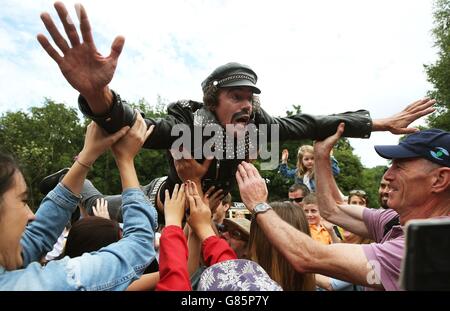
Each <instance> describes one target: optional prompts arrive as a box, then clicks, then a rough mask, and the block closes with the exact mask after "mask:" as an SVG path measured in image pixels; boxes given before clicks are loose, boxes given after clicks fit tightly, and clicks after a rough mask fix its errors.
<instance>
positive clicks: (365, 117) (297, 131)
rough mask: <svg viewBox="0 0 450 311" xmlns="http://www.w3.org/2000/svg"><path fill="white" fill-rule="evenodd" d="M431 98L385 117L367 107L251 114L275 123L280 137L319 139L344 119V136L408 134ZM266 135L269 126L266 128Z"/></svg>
mask: <svg viewBox="0 0 450 311" xmlns="http://www.w3.org/2000/svg"><path fill="white" fill-rule="evenodd" d="M434 104H435V100H430V99H429V98H424V99H421V100H418V101H415V102H413V103H412V104H411V105H409V106H407V107H406V108H405V109H404V110H402V111H401V112H399V113H397V114H395V115H393V116H391V117H389V118H385V119H377V120H373V121H372V120H371V118H370V114H369V112H368V111H367V110H358V111H355V112H345V113H340V114H334V115H329V116H312V115H307V114H298V115H293V116H289V117H284V118H273V117H271V116H270V115H269V114H267V113H266V112H265V111H264V110H263V109H260V111H259V112H258V113H257V114H256V116H255V121H256V124H277V125H278V126H279V133H280V134H279V135H280V136H279V138H280V140H281V141H285V140H289V139H304V138H311V139H317V140H323V139H325V138H326V137H328V136H331V135H333V133H334V131H335V129H336V127H337V126H338V125H339V123H342V122H344V123H345V131H344V133H343V136H345V137H358V138H369V137H370V134H371V132H374V131H390V132H391V133H393V134H408V133H414V132H416V131H418V129H416V128H408V126H409V125H410V124H411V123H412V122H414V121H415V120H417V119H419V118H421V117H423V116H425V115H428V114H430V113H432V112H433V111H434V110H435V109H434V108H433V107H432V106H433V105H434ZM268 130H269V131H268V133H269V137H270V133H271V132H270V127H269V128H268Z"/></svg>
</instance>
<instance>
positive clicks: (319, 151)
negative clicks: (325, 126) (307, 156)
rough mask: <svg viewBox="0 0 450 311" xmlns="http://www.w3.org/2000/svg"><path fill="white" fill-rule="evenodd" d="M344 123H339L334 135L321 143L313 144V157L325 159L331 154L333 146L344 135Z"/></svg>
mask: <svg viewBox="0 0 450 311" xmlns="http://www.w3.org/2000/svg"><path fill="white" fill-rule="evenodd" d="M344 128H345V123H340V124H339V126H338V128H337V130H336V133H334V135H331V136H329V137H327V138H325V139H324V140H322V141H319V140H317V141H315V142H314V157H317V158H319V157H326V158H327V159H328V158H329V155H330V154H332V153H331V152H332V151H333V147H334V145H336V143H337V142H338V140H339V138H341V136H342V133H344Z"/></svg>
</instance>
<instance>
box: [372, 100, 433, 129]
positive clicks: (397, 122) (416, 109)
mask: <svg viewBox="0 0 450 311" xmlns="http://www.w3.org/2000/svg"><path fill="white" fill-rule="evenodd" d="M435 103H436V100H434V99H429V98H424V99H421V100H417V101H415V102H413V103H412V104H410V105H409V106H408V107H406V108H405V109H404V110H403V111H401V112H399V113H397V114H395V115H393V116H392V117H389V118H386V119H379V120H374V121H373V127H372V130H373V131H389V132H391V133H392V134H412V133H415V132H418V131H419V129H417V128H413V127H412V128H409V127H408V126H409V125H410V124H411V123H412V122H414V121H415V120H417V119H419V118H421V117H423V116H426V115H427V114H430V113H432V112H433V111H435V108H433V105H434V104H435Z"/></svg>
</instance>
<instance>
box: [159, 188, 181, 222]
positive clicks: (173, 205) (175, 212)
mask: <svg viewBox="0 0 450 311" xmlns="http://www.w3.org/2000/svg"><path fill="white" fill-rule="evenodd" d="M165 196H166V199H165V200H164V217H165V221H166V226H170V225H174V226H179V227H181V222H182V221H183V217H184V203H185V200H186V196H185V185H184V184H182V185H181V187H179V186H178V184H176V185H175V187H174V189H173V192H172V197H171V196H170V194H169V190H167V189H166V191H165Z"/></svg>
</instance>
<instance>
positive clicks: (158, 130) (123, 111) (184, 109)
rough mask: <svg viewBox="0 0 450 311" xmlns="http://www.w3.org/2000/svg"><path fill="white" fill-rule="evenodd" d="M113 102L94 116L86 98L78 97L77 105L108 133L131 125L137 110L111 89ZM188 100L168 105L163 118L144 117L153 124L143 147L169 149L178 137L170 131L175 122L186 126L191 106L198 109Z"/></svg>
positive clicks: (190, 119)
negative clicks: (101, 112) (103, 112)
mask: <svg viewBox="0 0 450 311" xmlns="http://www.w3.org/2000/svg"><path fill="white" fill-rule="evenodd" d="M112 93H113V103H112V105H111V109H110V111H109V112H108V113H106V114H104V115H101V116H96V115H94V114H93V113H92V110H91V109H90V107H89V105H88V103H87V101H86V99H85V98H84V97H83V96H81V95H80V96H79V97H78V107H79V109H80V111H81V112H82V113H83V115H84V116H85V117H87V118H89V119H92V120H94V121H95V122H96V123H97V124H98V125H100V126H101V127H102V128H103V129H105V130H106V131H107V132H108V133H115V132H117V131H118V130H120V129H121V128H122V127H124V126H126V125H129V126H130V127H131V126H133V124H134V122H135V121H136V113H137V111H135V110H133V108H132V107H131V106H130V105H129V104H127V103H126V102H125V101H123V100H122V99H121V98H120V96H119V94H117V93H116V92H114V91H112ZM190 103H191V102H190V101H184V102H177V103H173V104H171V105H169V107H168V111H169V115H168V116H166V117H164V118H158V119H152V118H144V119H145V122H146V123H147V126H150V125H155V128H154V129H153V132H152V134H151V135H150V137H149V138H148V139H147V141H146V142H145V143H144V146H143V147H144V148H149V149H169V148H170V146H171V145H172V143H173V142H174V141H175V139H177V138H178V137H175V136H174V137H172V136H171V131H172V127H173V126H174V125H175V124H180V123H184V124H187V125H188V126H190V125H192V119H193V117H192V110H191V109H192V108H195V109H198V107H197V105H198V104H199V103H197V102H192V103H195V107H192V105H191V104H190Z"/></svg>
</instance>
